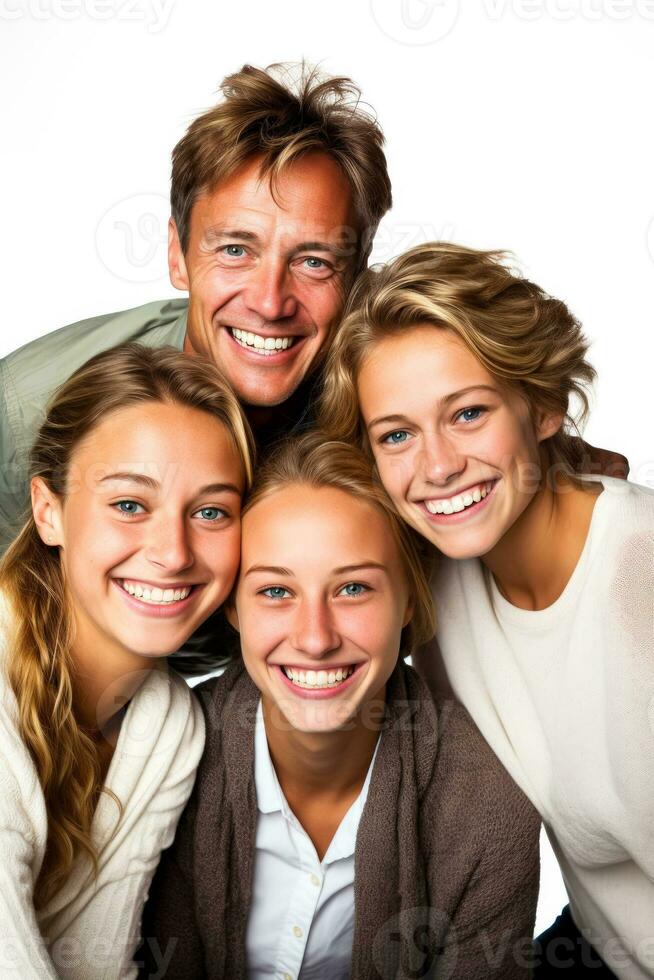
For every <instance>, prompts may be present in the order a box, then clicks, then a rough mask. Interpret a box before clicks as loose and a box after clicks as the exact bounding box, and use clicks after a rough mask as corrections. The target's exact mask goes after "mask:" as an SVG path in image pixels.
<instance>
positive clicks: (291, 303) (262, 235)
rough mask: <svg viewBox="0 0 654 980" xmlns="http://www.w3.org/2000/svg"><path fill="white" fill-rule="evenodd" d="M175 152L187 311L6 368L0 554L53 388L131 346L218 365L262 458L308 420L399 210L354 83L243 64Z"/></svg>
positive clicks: (106, 323)
mask: <svg viewBox="0 0 654 980" xmlns="http://www.w3.org/2000/svg"><path fill="white" fill-rule="evenodd" d="M221 93H222V100H221V101H220V102H219V104H218V105H216V106H214V107H213V108H211V109H210V110H208V111H207V112H205V113H203V114H202V115H201V116H199V117H198V118H197V119H195V120H194V121H193V122H192V123H191V125H190V127H189V129H188V131H187V132H186V134H185V135H184V136H183V137H182V139H181V140H180V141H179V143H178V144H177V146H176V147H175V149H174V150H173V168H172V181H171V211H172V217H171V219H170V226H169V270H170V278H171V282H172V283H173V285H174V286H175V287H177V288H178V289H183V290H188V293H189V298H188V301H186V300H165V301H162V302H154V303H148V304H146V305H145V306H140V307H137V308H136V309H133V310H127V311H124V312H121V313H116V314H108V315H104V316H98V317H93V318H92V319H89V320H83V321H81V322H80V323H75V324H71V325H70V326H67V327H63V328H62V329H61V330H57V331H55V332H54V333H51V334H48V335H47V336H45V337H43V338H39V339H38V340H36V341H33V342H32V343H30V344H27V345H26V346H25V347H22V348H20V349H19V350H17V351H14V352H13V353H12V354H9V355H8V356H7V357H6V358H4V359H3V360H0V463H1V466H0V551H1V550H2V549H3V548H5V547H6V546H7V544H8V543H9V541H10V540H11V539H12V537H13V536H14V534H15V533H16V531H17V530H18V528H19V527H20V525H21V523H22V518H23V516H24V510H25V507H26V506H27V504H28V494H29V487H28V477H27V454H28V452H29V448H30V446H31V444H32V442H33V439H34V437H35V435H36V431H37V428H38V425H39V424H40V420H41V418H42V413H43V409H44V407H45V404H46V403H47V401H48V399H49V397H50V395H51V394H52V392H53V391H54V389H55V388H56V387H57V386H58V385H59V384H61V383H62V382H63V381H65V380H66V378H68V377H69V375H70V374H72V372H73V371H75V370H76V369H77V368H78V367H79V366H80V365H81V364H83V363H84V362H85V361H87V360H88V359H89V358H90V357H92V356H93V355H94V354H97V353H98V352H99V351H101V350H105V349H106V348H108V347H113V346H114V345H116V344H119V343H123V342H126V341H138V342H140V343H143V344H146V345H148V346H153V347H159V346H164V345H166V344H170V345H172V346H174V347H177V348H178V349H181V350H184V351H187V352H188V353H192V354H198V355H200V356H203V357H208V358H210V359H211V360H213V361H214V362H215V363H216V364H217V365H218V367H219V368H220V369H221V370H222V372H223V373H224V374H225V376H226V377H227V379H228V380H229V382H230V383H231V384H232V386H233V388H234V389H235V391H236V393H237V395H238V397H239V399H240V400H241V401H242V403H243V404H244V405H245V407H246V411H247V414H248V416H249V418H250V421H251V423H252V425H253V428H254V431H255V435H256V437H257V442H258V443H259V445H260V446H261V447H265V446H266V445H267V444H268V443H269V442H270V441H271V440H272V439H273V438H275V437H276V436H277V435H279V434H281V433H283V432H285V431H287V430H289V429H290V428H292V427H293V426H294V425H296V424H297V423H298V422H299V421H300V420H301V419H302V418H303V417H305V416H306V414H307V409H308V405H309V404H310V401H311V388H312V385H313V384H314V382H315V378H316V373H317V368H318V367H319V364H320V361H321V359H322V355H323V354H324V352H325V349H326V347H327V345H328V343H329V338H330V334H331V331H332V330H333V328H334V326H335V324H336V322H337V321H338V317H339V315H340V312H341V310H342V307H343V303H344V300H345V298H346V296H347V292H348V290H349V288H350V286H351V284H352V281H353V279H354V277H355V276H356V274H357V273H358V271H359V270H360V269H362V268H363V267H365V265H366V262H367V259H368V256H369V253H370V248H371V244H372V238H373V236H374V233H375V231H376V229H377V226H378V224H379V221H380V220H381V218H382V216H383V215H384V214H385V212H386V211H387V210H388V209H389V208H390V205H391V187H390V180H389V177H388V172H387V168H386V159H385V156H384V152H383V142H384V140H383V135H382V132H381V130H380V128H379V126H378V125H377V123H376V121H375V119H374V118H373V117H372V116H371V115H370V114H369V113H368V112H366V111H365V110H364V109H363V108H362V107H361V106H360V104H359V96H360V93H359V90H358V88H357V87H356V86H355V85H354V83H353V82H352V81H351V80H350V79H348V78H329V77H321V76H320V75H319V74H318V73H317V71H316V70H315V69H309V68H307V67H306V66H305V65H304V64H302V65H295V66H293V65H291V66H280V65H273V66H270V67H269V68H267V69H266V70H261V69H257V68H253V67H251V66H249V65H245V66H244V67H243V68H242V69H241V71H239V72H237V73H236V74H233V75H230V76H228V77H227V78H225V79H224V81H223V83H222V85H221Z"/></svg>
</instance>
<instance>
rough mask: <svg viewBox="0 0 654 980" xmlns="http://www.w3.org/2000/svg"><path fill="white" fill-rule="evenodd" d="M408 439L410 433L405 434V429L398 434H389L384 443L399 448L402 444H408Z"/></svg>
mask: <svg viewBox="0 0 654 980" xmlns="http://www.w3.org/2000/svg"><path fill="white" fill-rule="evenodd" d="M408 438H409V433H408V432H405V431H404V429H398V430H397V431H396V432H389V433H388V435H387V436H384V438H383V439H382V442H385V443H387V444H388V445H389V446H399V445H400V444H401V443H403V442H406V440H407V439H408Z"/></svg>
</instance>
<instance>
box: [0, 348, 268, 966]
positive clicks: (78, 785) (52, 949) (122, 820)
mask: <svg viewBox="0 0 654 980" xmlns="http://www.w3.org/2000/svg"><path fill="white" fill-rule="evenodd" d="M30 476H31V494H32V503H31V509H30V512H29V514H27V515H26V518H25V522H24V526H23V528H22V530H21V531H20V533H19V534H18V535H17V537H16V538H15V540H14V541H13V543H12V544H11V546H10V547H9V549H8V551H7V552H6V554H5V556H4V558H3V560H2V563H1V564H0V600H1V605H0V612H1V614H2V616H1V624H2V628H1V632H0V745H1V750H2V751H1V753H0V783H1V789H2V791H1V793H0V850H1V852H2V867H1V868H0V945H1V946H2V950H1V953H2V958H3V967H2V975H3V977H9V976H16V977H18V976H20V977H21V978H23V980H24V978H34V980H36V978H39V980H43V978H45V977H53V978H54V977H56V976H59V977H69V978H73V977H76V978H81V977H93V978H96V977H98V978H99V977H105V978H109V977H115V978H118V977H127V976H133V975H135V973H136V970H135V967H133V966H132V964H131V958H132V953H133V950H134V947H135V944H136V942H137V940H138V929H139V922H140V914H141V910H142V906H143V902H144V900H145V895H146V893H147V889H148V886H149V882H150V879H151V877H152V874H153V872H154V868H155V867H156V863H157V861H158V858H159V854H160V852H161V849H162V848H163V847H165V846H166V845H167V844H168V843H170V841H171V840H172V836H173V833H174V829H175V825H176V822H177V819H178V817H179V814H180V812H181V810H182V808H183V806H184V803H185V802H186V799H187V798H188V795H189V793H190V791H191V786H192V783H193V779H194V775H195V769H196V767H197V764H198V761H199V758H200V754H201V752H202V748H203V744H204V725H203V721H202V716H201V712H200V710H199V706H198V705H197V703H196V702H195V700H194V698H193V697H192V695H191V693H190V691H189V689H188V688H187V686H186V684H185V683H184V681H183V680H182V679H181V678H179V677H177V676H175V674H174V672H168V670H167V669H166V665H165V656H166V655H167V654H170V653H172V652H174V651H176V650H178V649H179V647H180V645H181V644H182V643H183V642H184V640H185V639H186V638H187V637H188V636H190V635H191V633H192V632H193V631H194V629H195V628H196V627H197V626H198V625H199V624H200V623H201V622H202V621H203V620H204V619H205V618H206V617H207V616H208V615H209V614H210V613H212V612H213V611H214V610H215V609H216V608H217V607H218V606H219V605H220V604H221V603H222V602H223V601H224V599H225V598H226V596H227V595H228V594H229V592H230V590H231V588H232V585H233V581H234V578H235V575H236V572H237V569H238V562H239V555H240V506H241V497H242V494H243V492H244V491H245V489H246V487H247V486H248V484H249V482H250V479H251V476H252V440H251V436H250V433H249V429H248V426H247V423H246V421H245V419H244V416H243V414H242V412H241V409H240V407H239V405H238V402H237V400H236V398H235V396H234V395H233V393H232V391H231V389H230V388H229V386H228V385H227V384H226V382H225V381H224V380H223V379H222V378H221V377H220V375H219V374H218V372H217V371H216V370H215V368H214V367H213V366H212V365H208V364H206V363H203V362H201V361H200V360H199V359H196V358H194V357H190V356H188V355H184V354H181V353H179V352H178V351H174V350H173V349H172V348H161V349H157V350H153V349H149V348H146V347H143V346H140V345H137V344H129V345H125V346H124V347H117V348H114V349H112V350H109V351H106V352H104V353H102V354H100V355H97V356H96V357H94V358H93V359H92V360H91V361H89V362H88V363H87V364H85V365H84V366H83V367H81V368H80V369H79V370H78V371H76V372H75V374H73V375H72V377H71V378H70V379H69V380H68V381H67V382H66V383H65V384H64V385H63V386H62V387H61V388H60V389H58V390H57V392H56V393H55V395H54V396H53V399H52V401H51V403H50V406H49V408H48V410H47V413H46V417H45V419H44V421H43V424H42V426H41V428H40V431H39V434H38V437H37V439H36V442H35V444H34V446H33V449H32V453H31V459H30Z"/></svg>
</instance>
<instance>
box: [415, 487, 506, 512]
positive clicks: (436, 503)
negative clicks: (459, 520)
mask: <svg viewBox="0 0 654 980" xmlns="http://www.w3.org/2000/svg"><path fill="white" fill-rule="evenodd" d="M494 482H495V481H494V480H491V481H490V482H489V483H480V484H479V486H477V487H475V489H474V490H466V492H465V493H460V494H457V495H456V497H448V498H447V499H446V500H445V499H444V500H425V506H426V508H427V510H428V511H429V513H430V514H459V513H460V512H461V511H462V510H465V509H466V507H472V505H473V504H478V503H479V501H480V500H483V499H484V497H485V496H486V495H487V494H489V493H490V492H491V490H492V489H493V483H494Z"/></svg>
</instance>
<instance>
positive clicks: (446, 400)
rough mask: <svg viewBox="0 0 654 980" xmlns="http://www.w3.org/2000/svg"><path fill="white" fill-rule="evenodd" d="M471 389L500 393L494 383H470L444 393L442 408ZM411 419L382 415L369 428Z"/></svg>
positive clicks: (405, 422) (441, 401)
mask: <svg viewBox="0 0 654 980" xmlns="http://www.w3.org/2000/svg"><path fill="white" fill-rule="evenodd" d="M471 391H490V392H492V393H493V394H495V395H496V394H498V391H497V388H496V387H494V385H469V386H468V387H467V388H459V390H458V391H452V392H450V394H449V395H444V396H443V398H440V399H439V400H438V402H437V404H438V405H439V407H441V408H442V407H444V406H445V405H449V403H450V402H453V401H455V399H457V398H461V396H462V395H467V394H469V393H470V392H471ZM409 421H410V419H409V418H408V416H406V415H380V416H379V417H378V418H376V419H372V421H371V422H369V423H368V428H369V429H372V428H374V427H375V426H376V425H381V424H382V422H383V423H386V424H388V423H389V422H392V423H393V424H395V425H397V424H399V425H406V424H408V423H409Z"/></svg>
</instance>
